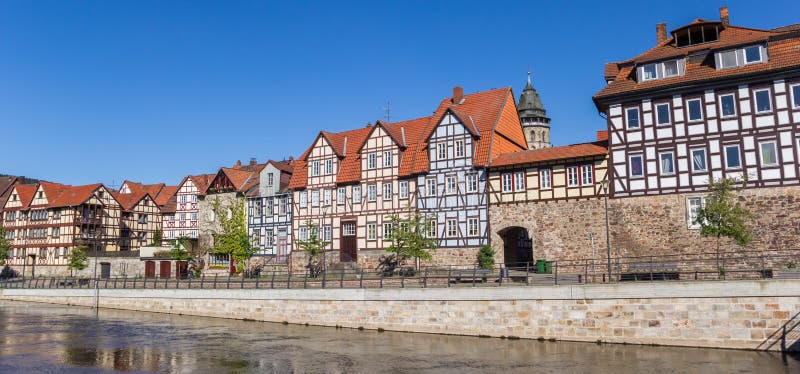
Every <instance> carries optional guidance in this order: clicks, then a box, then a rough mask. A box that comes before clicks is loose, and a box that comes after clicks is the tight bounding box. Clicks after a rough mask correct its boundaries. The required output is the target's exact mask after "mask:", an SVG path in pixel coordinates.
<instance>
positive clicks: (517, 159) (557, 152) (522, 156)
mask: <svg viewBox="0 0 800 374" xmlns="http://www.w3.org/2000/svg"><path fill="white" fill-rule="evenodd" d="M607 154H608V142H607V141H596V142H591V143H581V144H572V145H564V146H560V147H552V148H543V149H533V150H526V151H519V152H513V153H504V154H501V155H499V156H497V157H495V158H494V159H493V160H492V166H491V167H492V168H499V167H506V166H512V165H525V164H533V163H539V162H552V161H561V160H569V159H572V158H584V157H595V156H603V155H607Z"/></svg>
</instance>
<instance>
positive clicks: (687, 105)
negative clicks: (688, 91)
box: [686, 98, 705, 122]
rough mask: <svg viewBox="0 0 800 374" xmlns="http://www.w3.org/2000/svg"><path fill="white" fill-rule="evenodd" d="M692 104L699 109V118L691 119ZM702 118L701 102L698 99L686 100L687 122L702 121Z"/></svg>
mask: <svg viewBox="0 0 800 374" xmlns="http://www.w3.org/2000/svg"><path fill="white" fill-rule="evenodd" d="M692 103H697V105H698V108H699V109H700V117H699V118H692ZM703 118H705V116H704V115H703V100H702V99H700V98H695V99H689V100H686V119H687V120H688V121H689V122H700V121H702V120H703Z"/></svg>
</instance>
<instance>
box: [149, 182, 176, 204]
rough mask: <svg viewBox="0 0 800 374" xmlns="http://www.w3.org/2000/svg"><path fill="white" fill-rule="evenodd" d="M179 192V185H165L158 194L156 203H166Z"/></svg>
mask: <svg viewBox="0 0 800 374" xmlns="http://www.w3.org/2000/svg"><path fill="white" fill-rule="evenodd" d="M177 192H178V186H164V188H162V189H161V192H160V193H159V194H158V196H156V199H155V200H156V204H158V206H164V205H166V204H167V202H168V201H169V199H171V198H172V197H174V196H175V194H176V193H177Z"/></svg>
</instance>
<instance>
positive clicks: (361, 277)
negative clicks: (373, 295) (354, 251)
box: [358, 269, 364, 288]
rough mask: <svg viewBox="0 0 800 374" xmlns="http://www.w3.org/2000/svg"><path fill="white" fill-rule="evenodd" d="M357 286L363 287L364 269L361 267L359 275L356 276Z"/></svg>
mask: <svg viewBox="0 0 800 374" xmlns="http://www.w3.org/2000/svg"><path fill="white" fill-rule="evenodd" d="M358 288H364V269H361V276H360V277H358Z"/></svg>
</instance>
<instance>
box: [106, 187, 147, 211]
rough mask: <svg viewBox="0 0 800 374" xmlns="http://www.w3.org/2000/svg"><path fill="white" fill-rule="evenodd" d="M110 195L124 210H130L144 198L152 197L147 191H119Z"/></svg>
mask: <svg viewBox="0 0 800 374" xmlns="http://www.w3.org/2000/svg"><path fill="white" fill-rule="evenodd" d="M111 195H112V196H114V198H115V199H116V200H117V202H119V205H120V207H121V208H122V210H124V211H131V210H133V208H134V207H136V204H138V203H139V202H140V201H142V200H144V199H145V198H147V197H149V198H150V200H151V201H152V200H153V197H152V196H150V193H148V192H147V191H139V192H137V193H119V192H112V193H111Z"/></svg>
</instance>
